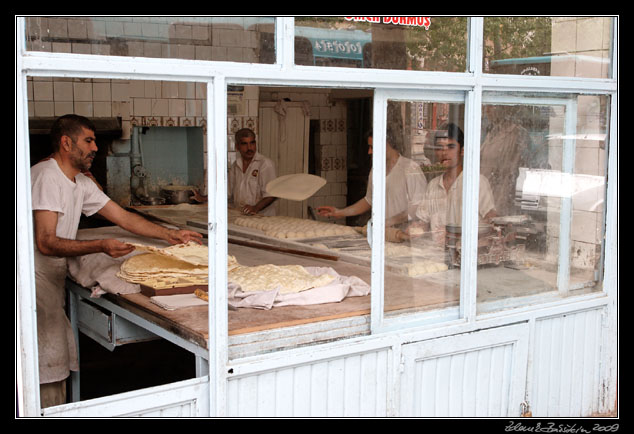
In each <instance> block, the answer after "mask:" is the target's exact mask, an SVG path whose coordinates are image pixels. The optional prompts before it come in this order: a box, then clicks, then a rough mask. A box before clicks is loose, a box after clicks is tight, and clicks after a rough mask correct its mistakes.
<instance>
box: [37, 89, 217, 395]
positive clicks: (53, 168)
mask: <svg viewBox="0 0 634 434" xmlns="http://www.w3.org/2000/svg"><path fill="white" fill-rule="evenodd" d="M27 91H28V101H27V104H28V114H29V121H28V126H29V151H30V164H31V166H32V169H31V173H32V176H33V178H32V179H33V182H32V194H31V199H32V204H31V206H32V208H33V209H51V208H50V207H52V209H53V210H54V211H56V210H63V212H59V223H58V225H57V231H58V235H60V236H62V237H64V238H69V239H77V240H96V239H117V240H119V241H124V242H134V243H140V244H146V245H152V246H155V247H161V248H163V247H167V246H169V243H168V242H167V241H164V240H160V239H157V238H152V237H145V236H141V235H135V234H133V233H132V232H129V231H127V230H124V229H123V228H121V227H119V226H116V225H114V224H112V223H111V222H110V221H108V220H107V219H106V218H105V217H103V216H101V215H100V214H99V213H98V212H95V213H94V214H93V213H89V214H90V215H85V214H81V216H79V215H77V216H76V217H77V220H78V221H75V222H74V223H73V222H69V219H70V220H75V216H73V212H71V211H73V209H72V208H71V207H72V206H74V205H73V203H74V201H73V200H70V199H69V198H70V195H72V194H75V197H76V198H77V197H80V198H84V199H78V200H84V201H85V202H84V203H83V205H84V209H87V210H89V209H90V208H87V207H89V206H92V207H93V209H94V206H95V205H94V204H95V203H97V202H96V199H90V198H95V197H100V193H96V188H99V189H100V190H102V191H103V192H104V193H105V194H106V195H107V197H108V198H109V199H111V200H112V201H114V202H115V203H117V204H119V205H120V206H122V207H124V208H126V209H128V208H132V209H134V210H135V211H134V212H135V213H137V212H138V213H140V214H142V215H143V216H144V217H145V218H146V220H148V221H153V222H158V223H159V224H164V223H165V222H170V223H173V224H174V225H177V226H181V227H182V225H184V224H185V222H186V221H188V220H195V221H197V222H201V221H202V222H203V223H204V224H203V227H204V226H206V220H207V207H206V206H205V205H197V204H194V203H192V204H189V203H179V204H178V205H168V204H170V203H174V202H170V201H168V200H167V199H166V197H165V196H163V195H162V194H161V189H162V188H164V187H168V184H171V186H170V187H171V188H173V190H172V191H177V192H180V193H181V194H180V195H178V200H179V201H181V200H182V201H185V200H187V198H188V195H187V194H185V195H182V193H188V192H189V190H190V189H191V188H194V187H201V186H203V184H204V182H205V173H204V172H205V167H204V166H205V161H206V158H205V147H206V139H207V127H206V124H207V123H206V113H205V111H204V107H205V106H206V104H207V101H206V96H207V93H206V84H204V83H194V82H162V81H153V80H115V79H95V78H79V77H77V78H67V77H61V78H60V77H29V78H27ZM67 114H74V115H79V116H82V117H84V118H86V119H80V123H79V126H80V132H78V133H76V130H75V129H73V127H75V125H74V122H71V123H70V129H68V124H67V125H66V127H65V128H63V129H62V130H61V131H62V133H63V134H64V135H69V137H70V138H71V140H72V141H73V145H72V147H71V148H70V151H68V150H65V151H64V152H63V153H62V154H59V153H58V152H57V151H58V150H59V149H60V139H59V138H58V139H57V140H56V142H57V146H54V145H53V143H52V137H51V134H50V133H51V129H52V127H53V126H54V125H55V124H54V122H55V120H56V119H57V118H59V117H61V116H63V115H67ZM86 120H87V121H88V122H86ZM92 126H94V139H95V141H94V142H93V141H92V133H93V132H91V131H89V130H90V129H92ZM84 127H89V128H88V129H86V128H84ZM87 139H90V141H88V140H87ZM65 143H68V142H66V141H65ZM88 143H91V144H92V143H94V144H95V145H96V148H97V149H96V150H94V149H92V148H89V146H92V145H87V144H88ZM93 151H94V158H92V159H91V158H86V156H90V154H91V153H92V152H93ZM51 157H53V158H51ZM55 160H57V161H58V162H60V163H59V164H61V166H62V167H64V169H65V172H64V173H68V170H71V171H73V170H77V171H78V172H79V171H81V174H79V173H77V174H76V175H75V183H74V184H71V183H70V181H68V180H66V179H64V175H62V173H63V172H61V171H60V170H59V169H60V168H59V167H58V163H55ZM69 168H70V169H69ZM38 174H39V175H38ZM56 174H57V177H56ZM60 176H61V178H60ZM85 176H86V177H88V178H89V179H90V180H92V181H93V182H94V183H95V184H96V188H95V187H94V186H93V184H92V182H91V181H88V180H86V179H85V178H84V177H85ZM38 179H39V182H38ZM42 179H46V180H47V182H42ZM65 184H70V185H74V187H73V190H69V188H68V187H63V186H64V185H65ZM183 196H184V197H183ZM55 198H59V200H58V201H57V200H56V199H55ZM99 200H100V201H101V199H99ZM104 200H105V199H104ZM102 203H103V202H102ZM91 204H92V205H91ZM47 207H48V208H47ZM77 211H81V209H80V208H77ZM36 224H37V223H36ZM194 230H199V229H198V228H194ZM33 246H34V247H33V249H34V252H33V255H34V267H35V275H36V279H35V281H36V283H35V285H36V288H37V293H38V297H40V296H42V297H44V298H43V299H45V300H51V299H52V298H51V294H50V293H48V295H47V291H50V288H51V287H55V283H54V282H55V280H54V281H53V283H50V282H51V281H50V279H51V275H50V270H51V267H50V265H49V264H50V263H51V262H50V261H51V259H50V256H49V257H47V256H45V255H43V254H41V253H40V252H39V250H38V248H37V246H36V243H33ZM143 254H148V253H147V252H144V251H138V250H137V251H134V252H131V253H129V254H128V255H126V256H121V257H116V258H113V257H110V256H109V255H107V254H106V253H91V254H86V255H82V256H76V257H68V258H64V260H65V261H66V262H64V263H62V265H63V267H64V268H63V269H62V270H67V276H68V277H69V278H70V279H71V280H72V281H73V282H74V283H73V284H72V286H73V287H74V286H75V283H76V285H78V286H79V289H78V293H79V294H81V297H82V300H81V301H80V302H79V303H76V304H75V307H76V310H74V309H73V310H72V312H71V311H70V310H69V312H68V315H69V316H72V315H76V316H74V317H72V319H73V320H77V319H78V318H79V321H78V323H79V324H78V327H79V332H80V333H78V334H77V338H78V340H76V341H69V342H68V348H72V347H73V345H72V344H73V342H74V343H75V344H76V345H78V346H79V353H80V354H81V357H80V360H79V362H80V365H79V368H80V370H81V381H82V383H81V384H82V387H81V399H89V398H97V397H101V396H107V395H111V394H114V393H121V392H127V391H132V390H137V389H142V388H144V387H150V386H157V385H161V384H167V383H170V382H174V381H181V380H186V379H190V378H195V377H196V373H197V369H196V368H197V366H198V364H197V362H196V360H195V357H194V355H193V354H192V353H191V352H190V351H189V350H188V349H185V348H182V347H179V346H178V345H177V344H174V345H173V344H171V343H170V342H168V341H166V340H163V339H159V338H158V336H156V335H154V334H153V333H151V332H149V331H147V330H145V329H143V328H142V327H137V326H134V324H132V323H128V322H127V321H125V320H123V319H122V320H121V321H122V322H123V323H124V326H123V327H121V323H118V324H119V326H118V327H114V326H113V327H112V328H110V327H101V326H100V325H99V324H98V323H100V322H101V321H102V320H103V318H110V316H108V312H109V307H108V306H107V302H106V305H104V304H103V303H104V301H105V299H107V298H108V297H110V296H113V297H115V296H116V297H117V298H118V300H122V299H123V298H126V297H129V298H127V301H125V302H124V304H127V306H128V309H129V310H130V311H133V312H134V311H138V310H142V311H143V312H145V313H144V315H147V317H146V318H147V319H148V320H149V321H150V322H153V323H158V324H161V323H165V322H166V321H167V322H169V323H170V330H169V332H170V333H172V334H173V335H175V336H179V337H180V338H182V339H183V340H185V341H189V342H198V343H202V344H201V345H202V346H203V348H204V345H205V344H204V342H206V337H207V336H208V335H209V333H208V320H207V306H206V305H205V306H195V307H191V308H188V309H189V312H188V315H187V316H188V318H189V319H190V320H191V321H190V322H188V323H187V324H184V323H183V322H182V318H183V317H182V316H178V315H176V316H173V314H174V313H175V311H174V310H170V309H168V308H163V307H161V306H159V305H157V304H154V303H152V301H151V298H150V297H153V296H154V295H171V294H174V293H175V292H179V291H187V290H188V288H190V287H191V285H192V284H194V283H195V284H196V285H201V286H203V285H204V286H206V284H207V282H206V281H207V274H206V273H205V272H204V269H202V272H201V273H200V274H197V273H192V272H191V271H192V270H191V269H190V270H188V271H187V272H186V273H185V274H182V275H180V276H177V275H174V274H173V273H170V272H169V271H166V270H160V271H157V270H156V269H152V267H151V266H148V264H151V262H146V263H145V266H144V264H143V263H141V264H139V263H138V262H137V263H136V267H135V266H134V265H132V266H131V268H128V270H133V271H132V272H131V273H127V274H126V273H125V272H124V273H121V267H122V265H123V264H124V262H125V261H127V260H128V259H132V258H134V257H138V255H143ZM47 258H48V259H47ZM54 259H55V261H56V263H58V262H57V261H58V258H54ZM124 274H126V276H125V277H124V276H123V275H124ZM63 276H64V275H63V274H62V280H61V283H60V285H62V288H61V289H62V290H63V285H64V280H63ZM47 282H49V283H47ZM51 285H52V286H51ZM66 286H67V287H70V286H71V285H70V284H67V285H66ZM46 288H49V290H47V289H46ZM55 288H56V290H57V289H59V286H58V287H55ZM74 292H75V291H74ZM104 293H107V295H104ZM62 294H63V293H62ZM101 295H103V297H101ZM167 298H169V297H167ZM62 300H63V299H62ZM117 302H119V301H117ZM55 305H56V304H55V303H43V305H42V306H38V309H37V314H38V315H43V316H40V318H39V319H40V321H42V318H47V317H48V318H51V317H52V318H55V317H57V318H60V317H59V316H57V315H58V314H61V315H64V306H63V303H60V304H58V305H57V306H55ZM55 309H59V310H57V311H56V310H55ZM60 311H61V312H60ZM102 311H103V312H104V313H101V312H102ZM95 312H100V313H99V315H95ZM100 318H101V319H100ZM179 318H180V319H179ZM113 319H114V317H113ZM40 321H38V324H39V325H40V327H42V322H40ZM43 324H48V325H50V326H52V327H51V329H53V330H55V332H53V333H51V334H47V333H38V335H37V338H38V340H40V347H39V348H40V350H39V357H40V361H41V362H42V363H43V364H42V366H44V365H46V361H47V360H48V361H49V364H50V361H51V360H52V361H59V360H68V362H69V363H70V364H71V366H72V363H73V360H72V359H73V357H72V354H73V352H72V351H71V352H69V350H68V349H66V345H65V344H61V343H60V342H62V341H61V340H59V338H58V336H60V334H61V335H63V336H73V333H72V330H70V322H68V321H66V324H67V326H68V328H67V329H66V328H65V327H66V326H65V325H64V322H63V321H61V320H60V321H52V322H51V321H48V322H47V321H44V322H43ZM125 324H127V325H125ZM58 326H59V327H61V332H60V330H59V329H57V327H58ZM117 330H118V331H117ZM40 332H42V330H40ZM66 332H67V333H66ZM51 337H52V338H53V340H51ZM97 343H99V345H98V344H97ZM122 343H126V345H124V347H125V348H126V349H125V350H123V349H121V348H122V347H119V346H120V345H122ZM127 344H129V345H127ZM102 345H103V347H102ZM115 347H116V350H115ZM106 348H107V349H106ZM42 349H43V350H42ZM113 350H115V351H114V352H113ZM157 358H160V359H161V366H162V367H161V369H160V371H152V372H153V373H152V374H150V375H148V370H147V366H151V365H153V364H154V363H155V362H156V360H157ZM97 360H98V361H99V362H98V363H95V362H96V361H97ZM122 363H123V364H125V365H126V369H125V370H124V371H125V373H122V375H121V376H117V378H116V379H114V380H115V381H110V380H109V381H107V382H104V381H103V379H104V378H106V377H107V376H108V375H109V374H108V372H112V369H113V368H114V367H116V366H119V365H120V364H122ZM56 364H57V362H55V363H54V364H53V366H56ZM53 372H55V371H53ZM46 375H50V372H47V374H46Z"/></svg>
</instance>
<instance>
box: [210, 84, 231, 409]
mask: <svg viewBox="0 0 634 434" xmlns="http://www.w3.org/2000/svg"><path fill="white" fill-rule="evenodd" d="M226 93H227V92H226V82H225V79H224V77H221V76H216V77H214V78H213V80H211V81H208V82H207V101H208V103H207V119H208V127H207V132H208V140H207V168H208V169H207V173H208V174H207V176H208V179H207V185H208V186H209V192H208V195H209V196H208V197H209V198H210V202H209V206H208V207H207V208H208V211H207V212H208V217H207V219H208V223H207V225H208V231H207V232H208V236H207V241H208V248H209V250H210V252H215V253H216V254H213V255H209V283H210V285H211V287H210V288H209V292H210V294H209V295H210V297H209V299H210V300H214V303H209V306H208V308H209V310H210V312H209V313H210V315H208V317H209V331H210V332H209V340H208V344H207V346H208V349H209V380H210V381H209V410H210V411H209V414H210V416H223V415H224V414H225V413H226V411H225V409H226V386H227V382H226V373H227V369H226V367H227V362H228V339H229V338H228V335H229V332H228V312H227V290H226V288H227V259H226V258H227V235H226V234H227V158H226V155H227V130H226V126H227V123H226V121H225V119H226V116H227V103H226V100H227V97H226ZM212 309H213V310H212Z"/></svg>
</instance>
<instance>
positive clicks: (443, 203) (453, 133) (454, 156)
mask: <svg viewBox="0 0 634 434" xmlns="http://www.w3.org/2000/svg"><path fill="white" fill-rule="evenodd" d="M434 152H435V153H436V159H437V161H438V162H439V163H440V164H442V165H443V167H444V170H445V172H444V173H443V174H442V175H440V176H437V177H436V178H434V179H432V180H431V181H430V182H429V185H428V186H427V190H426V191H425V196H424V198H423V200H422V202H421V204H420V205H419V207H418V209H417V211H416V217H417V218H418V219H419V220H420V222H416V223H412V224H411V225H410V227H409V228H408V231H409V233H410V234H412V233H413V232H414V230H413V229H414V228H415V227H417V228H421V227H422V228H423V229H424V231H425V232H428V231H431V232H432V235H433V239H434V240H436V241H437V242H439V243H443V242H444V240H445V226H446V225H447V224H454V225H456V224H457V225H460V224H462V188H463V186H462V182H463V181H462V169H463V159H464V134H463V132H462V130H461V129H460V128H459V127H458V126H457V125H456V124H453V123H450V124H448V125H446V126H444V127H441V129H440V130H438V131H437V132H436V134H435V137H434ZM478 214H479V218H480V221H481V222H487V221H490V220H491V219H492V218H494V217H495V216H496V215H497V212H496V209H495V202H494V200H493V194H492V192H491V186H490V185H489V181H488V180H487V178H486V177H484V176H482V175H480V190H479V201H478Z"/></svg>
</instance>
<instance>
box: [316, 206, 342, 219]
mask: <svg viewBox="0 0 634 434" xmlns="http://www.w3.org/2000/svg"><path fill="white" fill-rule="evenodd" d="M317 213H318V214H319V215H320V216H322V217H341V214H340V213H341V210H339V209H338V208H335V207H334V206H327V205H326V206H320V207H317Z"/></svg>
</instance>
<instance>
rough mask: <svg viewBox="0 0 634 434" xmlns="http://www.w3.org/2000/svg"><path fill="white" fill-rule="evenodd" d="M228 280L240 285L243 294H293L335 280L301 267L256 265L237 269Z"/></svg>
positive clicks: (230, 272) (229, 274)
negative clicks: (277, 292) (261, 292)
mask: <svg viewBox="0 0 634 434" xmlns="http://www.w3.org/2000/svg"><path fill="white" fill-rule="evenodd" d="M227 280H228V281H229V282H233V283H236V284H238V285H240V288H241V289H242V291H243V292H247V293H250V292H260V291H272V290H274V289H279V293H280V294H293V293H297V292H301V291H305V290H307V289H312V288H318V287H320V286H325V285H328V284H329V283H331V282H332V281H333V280H335V277H334V276H331V275H329V274H322V275H319V276H314V275H312V274H311V273H309V272H308V271H307V270H306V269H305V268H304V267H302V266H301V265H273V264H266V265H256V266H254V267H242V266H240V267H237V268H235V269H233V270H231V271H229V273H228V276H227Z"/></svg>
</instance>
